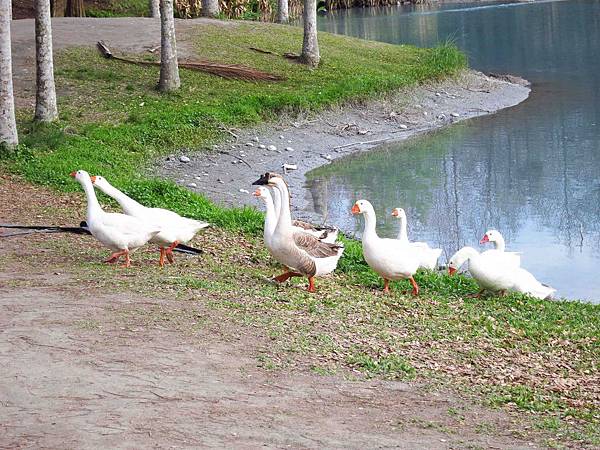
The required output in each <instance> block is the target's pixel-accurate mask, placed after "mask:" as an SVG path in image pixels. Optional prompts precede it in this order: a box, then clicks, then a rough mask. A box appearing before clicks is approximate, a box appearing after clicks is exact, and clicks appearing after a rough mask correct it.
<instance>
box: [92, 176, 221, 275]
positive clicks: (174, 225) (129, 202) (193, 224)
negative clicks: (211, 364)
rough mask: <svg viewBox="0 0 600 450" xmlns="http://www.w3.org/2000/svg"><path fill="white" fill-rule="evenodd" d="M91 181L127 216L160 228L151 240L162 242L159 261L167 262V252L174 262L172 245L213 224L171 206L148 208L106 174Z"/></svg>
mask: <svg viewBox="0 0 600 450" xmlns="http://www.w3.org/2000/svg"><path fill="white" fill-rule="evenodd" d="M91 180H92V184H93V185H94V186H95V187H97V188H98V189H100V190H101V191H102V192H104V193H105V194H106V195H108V196H109V197H112V198H114V199H115V200H116V201H117V202H118V203H119V205H121V208H123V211H124V212H125V214H127V215H128V216H132V217H136V218H138V219H140V220H142V221H144V222H145V223H147V224H152V225H154V226H158V227H159V228H160V233H158V234H157V235H156V236H154V237H153V238H152V239H151V240H150V242H153V243H155V244H158V245H159V246H160V259H159V262H158V263H159V265H160V266H161V267H162V266H164V264H165V256H166V258H167V260H168V261H169V262H171V263H172V262H173V249H174V248H175V247H177V245H179V244H185V243H186V242H188V241H189V240H191V239H192V238H193V237H194V236H195V235H196V233H197V232H198V231H200V230H201V229H203V228H206V227H208V226H210V224H208V223H206V222H202V221H199V220H194V219H188V218H187V217H181V216H180V215H179V214H177V213H176V212H173V211H169V210H168V209H162V208H148V207H146V206H144V205H142V204H140V203H138V202H136V201H135V200H134V199H132V198H131V197H128V196H127V195H126V194H125V193H123V192H121V191H120V190H118V189H117V188H116V187H114V186H112V185H111V184H110V183H109V182H108V181H106V179H105V178H104V177H101V176H94V177H91Z"/></svg>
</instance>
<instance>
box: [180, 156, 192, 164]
mask: <svg viewBox="0 0 600 450" xmlns="http://www.w3.org/2000/svg"><path fill="white" fill-rule="evenodd" d="M179 161H181V162H182V163H189V162H190V158H188V157H187V156H185V155H181V156H180V157H179Z"/></svg>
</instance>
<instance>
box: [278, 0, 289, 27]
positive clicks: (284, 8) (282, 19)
mask: <svg viewBox="0 0 600 450" xmlns="http://www.w3.org/2000/svg"><path fill="white" fill-rule="evenodd" d="M289 21H290V13H289V10H288V0H278V1H277V23H288V22H289Z"/></svg>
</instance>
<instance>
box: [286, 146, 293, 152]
mask: <svg viewBox="0 0 600 450" xmlns="http://www.w3.org/2000/svg"><path fill="white" fill-rule="evenodd" d="M285 151H286V152H293V151H294V149H293V148H292V147H286V148H285Z"/></svg>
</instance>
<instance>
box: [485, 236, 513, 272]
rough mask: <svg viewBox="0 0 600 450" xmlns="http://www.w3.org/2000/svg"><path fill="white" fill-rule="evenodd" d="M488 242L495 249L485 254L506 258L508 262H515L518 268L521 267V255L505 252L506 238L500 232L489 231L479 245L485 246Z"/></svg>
mask: <svg viewBox="0 0 600 450" xmlns="http://www.w3.org/2000/svg"><path fill="white" fill-rule="evenodd" d="M487 242H491V243H493V244H494V248H493V249H492V250H486V251H485V252H483V253H484V254H489V255H496V256H497V257H499V258H505V259H506V260H507V262H513V263H514V264H516V265H517V266H519V265H521V256H520V255H519V253H517V252H507V251H505V249H506V243H505V242H504V237H503V236H502V234H501V233H500V232H499V231H498V230H488V231H486V232H485V234H484V235H483V237H482V238H481V240H480V241H479V243H480V244H485V243H487Z"/></svg>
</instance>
